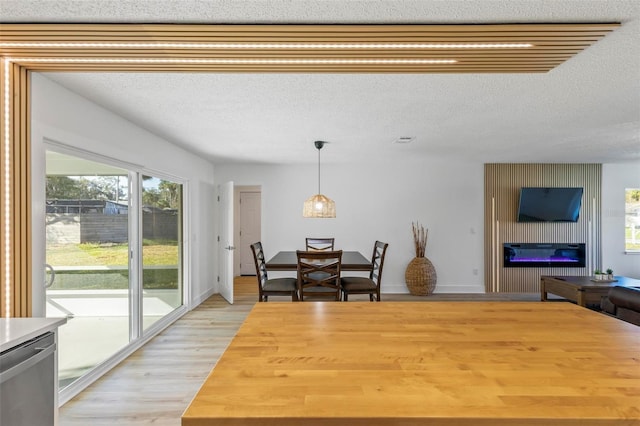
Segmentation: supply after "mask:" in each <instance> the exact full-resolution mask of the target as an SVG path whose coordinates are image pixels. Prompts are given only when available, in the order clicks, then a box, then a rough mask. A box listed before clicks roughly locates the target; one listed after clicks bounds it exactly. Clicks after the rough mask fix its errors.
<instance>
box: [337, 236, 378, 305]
mask: <svg viewBox="0 0 640 426" xmlns="http://www.w3.org/2000/svg"><path fill="white" fill-rule="evenodd" d="M387 247H389V244H387V243H383V242H380V241H376V242H375V244H374V245H373V254H372V255H371V266H372V268H371V272H370V273H369V277H368V278H367V277H342V278H341V279H340V286H341V288H342V295H343V300H344V301H345V302H347V301H348V300H349V294H368V295H369V300H370V301H371V302H373V300H374V298H375V300H376V301H378V302H379V301H380V283H381V282H382V267H383V266H384V256H385V255H386V253H387Z"/></svg>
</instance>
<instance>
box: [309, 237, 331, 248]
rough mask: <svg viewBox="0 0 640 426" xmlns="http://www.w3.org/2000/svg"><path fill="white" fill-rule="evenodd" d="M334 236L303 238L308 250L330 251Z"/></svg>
mask: <svg viewBox="0 0 640 426" xmlns="http://www.w3.org/2000/svg"><path fill="white" fill-rule="evenodd" d="M334 242H335V238H305V245H306V248H307V250H308V251H310V250H315V251H332V250H333V245H334Z"/></svg>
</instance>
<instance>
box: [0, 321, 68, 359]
mask: <svg viewBox="0 0 640 426" xmlns="http://www.w3.org/2000/svg"><path fill="white" fill-rule="evenodd" d="M66 322H67V319H66V318H0V352H4V351H6V350H8V349H11V348H13V347H15V346H18V345H19V344H21V343H24V342H26V341H27V340H31V339H33V338H34V337H38V336H40V335H42V334H44V333H46V332H48V331H53V330H55V329H56V328H58V327H60V326H61V325H63V324H65V323H66Z"/></svg>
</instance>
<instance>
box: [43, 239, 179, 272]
mask: <svg viewBox="0 0 640 426" xmlns="http://www.w3.org/2000/svg"><path fill="white" fill-rule="evenodd" d="M142 254H143V262H144V265H145V266H154V265H177V264H178V246H177V244H176V243H175V242H173V243H171V242H164V241H160V242H158V241H147V240H145V243H144V244H143V247H142ZM128 259H129V247H128V245H127V244H113V243H108V244H97V243H85V244H59V245H56V246H51V245H49V246H48V247H47V263H48V264H50V265H54V267H55V266H127V265H128Z"/></svg>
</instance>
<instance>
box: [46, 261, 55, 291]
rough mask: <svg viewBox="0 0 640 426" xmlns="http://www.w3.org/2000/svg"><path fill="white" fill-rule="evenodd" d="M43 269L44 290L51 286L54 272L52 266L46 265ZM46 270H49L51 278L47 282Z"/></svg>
mask: <svg viewBox="0 0 640 426" xmlns="http://www.w3.org/2000/svg"><path fill="white" fill-rule="evenodd" d="M44 268H45V280H44V288H49V287H51V286H52V285H53V282H54V281H55V280H56V271H55V270H54V269H53V266H51V265H49V264H48V263H45V264H44ZM47 269H48V270H49V272H51V278H49V279H48V280H47V279H46V274H47V272H46V270H47Z"/></svg>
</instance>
